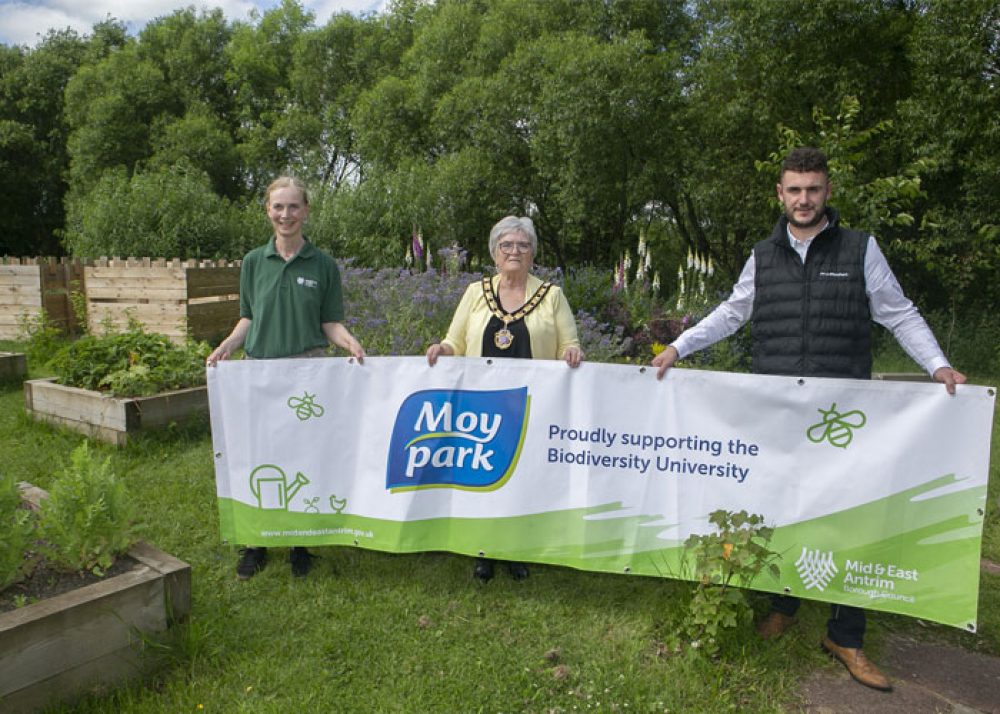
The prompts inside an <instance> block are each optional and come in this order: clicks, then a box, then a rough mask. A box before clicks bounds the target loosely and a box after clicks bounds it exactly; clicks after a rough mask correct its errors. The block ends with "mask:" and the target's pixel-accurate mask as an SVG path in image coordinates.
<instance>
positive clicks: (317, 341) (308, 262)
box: [240, 238, 344, 359]
mask: <svg viewBox="0 0 1000 714" xmlns="http://www.w3.org/2000/svg"><path fill="white" fill-rule="evenodd" d="M240 317H245V318H248V319H249V320H250V321H251V324H250V332H249V333H248V334H247V339H246V345H245V349H246V351H247V354H249V355H250V356H251V357H253V358H255V359H274V358H276V357H290V356H292V355H297V354H301V353H302V352H306V351H307V350H311V349H314V348H316V347H325V346H326V345H327V344H328V342H327V339H326V335H324V334H323V330H322V328H321V327H320V326H321V325H322V324H323V323H325V322H343V320H344V300H343V295H342V293H341V289H340V271H339V270H337V264H336V263H335V262H334V261H333V258H331V257H330V256H329V255H327V254H326V253H324V252H323V251H321V250H319V249H318V248H316V246H314V245H313V244H312V243H310V242H309V241H308V240H307V241H306V243H305V245H303V246H302V248H301V249H300V250H299V252H298V253H296V254H295V255H294V256H293V257H292V259H291V260H288V261H286V260H285V259H284V258H282V257H281V255H280V254H279V253H278V252H277V251H276V250H275V249H274V238H272V239H271V240H269V241H268V242H267V244H266V245H262V246H261V247H259V248H254V249H253V250H252V251H250V252H249V253H247V255H246V257H245V258H244V259H243V267H242V269H241V270H240Z"/></svg>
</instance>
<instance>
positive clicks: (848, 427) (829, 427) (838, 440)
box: [806, 402, 867, 449]
mask: <svg viewBox="0 0 1000 714" xmlns="http://www.w3.org/2000/svg"><path fill="white" fill-rule="evenodd" d="M816 411H818V412H819V413H820V414H822V415H823V421H821V422H820V423H819V424H813V425H812V426H811V427H809V430H808V431H807V432H806V436H808V437H809V440H810V441H812V442H814V443H816V444H818V443H819V442H821V441H823V440H824V439H825V440H827V441H829V442H830V443H831V444H833V445H834V446H836V447H838V448H841V449H846V448H847V445H848V444H850V443H851V440H852V439H853V438H854V431H853V430H854V429H860V428H861V427H863V426H864V425H865V422H866V421H867V418H866V417H865V415H864V413H863V412H860V411H857V410H855V411H852V412H847V413H846V414H841V413H840V412H838V411H837V403H836V402H834V403H833V404H831V405H830V408H829V409H827V410H823V409H817V410H816Z"/></svg>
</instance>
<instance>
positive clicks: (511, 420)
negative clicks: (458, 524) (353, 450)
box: [385, 387, 531, 493]
mask: <svg viewBox="0 0 1000 714" xmlns="http://www.w3.org/2000/svg"><path fill="white" fill-rule="evenodd" d="M530 403H531V397H529V396H528V388H527V387H521V388H519V389H501V390H496V391H467V390H455V389H429V390H425V391H421V392H416V393H414V394H411V395H410V396H408V397H407V398H406V400H405V401H404V402H403V404H402V406H401V407H400V408H399V412H398V413H397V414H396V423H395V424H394V425H393V428H392V440H391V441H390V442H389V458H388V465H387V467H386V475H385V487H386V488H387V489H389V491H392V492H393V493H395V492H396V491H412V490H416V489H423V488H458V489H464V490H469V491H493V490H496V489H498V488H500V487H501V486H503V485H504V483H506V482H507V479H509V478H510V476H511V474H513V473H514V468H515V467H516V466H517V460H518V458H519V457H520V455H521V445H522V444H523V443H524V434H525V432H526V431H527V428H528V411H529V406H530Z"/></svg>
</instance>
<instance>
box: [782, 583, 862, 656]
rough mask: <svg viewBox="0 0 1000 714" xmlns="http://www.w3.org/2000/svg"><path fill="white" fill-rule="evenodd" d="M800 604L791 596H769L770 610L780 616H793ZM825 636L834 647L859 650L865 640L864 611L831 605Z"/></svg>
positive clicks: (799, 601) (847, 606) (857, 608)
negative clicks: (778, 613)
mask: <svg viewBox="0 0 1000 714" xmlns="http://www.w3.org/2000/svg"><path fill="white" fill-rule="evenodd" d="M801 604H802V601H801V600H799V599H798V598H797V597H792V596H791V595H772V596H771V609H772V610H773V611H774V612H780V613H781V614H782V615H794V614H795V613H796V612H797V611H798V609H799V605H801ZM826 634H827V636H828V637H829V638H830V639H831V640H832V641H833V644H835V645H840V646H841V647H850V648H852V649H860V648H861V643H862V641H863V640H864V638H865V611H864V610H862V609H861V608H860V607H851V606H850V605H836V604H831V605H830V619H829V620H827V621H826Z"/></svg>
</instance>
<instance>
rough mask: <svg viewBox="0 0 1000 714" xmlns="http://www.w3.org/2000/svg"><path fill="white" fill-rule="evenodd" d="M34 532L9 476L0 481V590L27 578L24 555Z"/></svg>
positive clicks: (32, 518) (31, 515)
mask: <svg viewBox="0 0 1000 714" xmlns="http://www.w3.org/2000/svg"><path fill="white" fill-rule="evenodd" d="M34 531H35V514H34V512H33V511H30V510H28V509H27V508H23V507H22V506H21V493H20V491H19V490H18V488H17V484H16V483H15V482H14V478H13V477H12V476H4V477H0V590H3V589H4V588H6V587H7V586H9V585H12V584H13V583H16V582H18V581H19V580H21V579H22V578H24V576H25V575H27V569H28V560H27V558H25V553H26V551H27V549H28V545H29V543H30V542H31V538H32V535H33V533H34Z"/></svg>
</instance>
